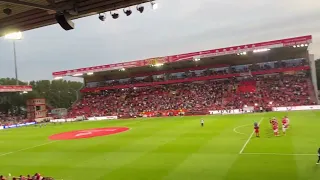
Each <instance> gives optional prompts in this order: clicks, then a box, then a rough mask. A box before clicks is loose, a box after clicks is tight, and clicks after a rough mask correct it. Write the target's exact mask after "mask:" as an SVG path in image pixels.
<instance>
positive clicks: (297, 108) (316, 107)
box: [209, 105, 320, 115]
mask: <svg viewBox="0 0 320 180" xmlns="http://www.w3.org/2000/svg"><path fill="white" fill-rule="evenodd" d="M306 110H320V105H314V106H291V107H273V108H272V111H306ZM242 113H245V112H242V111H240V109H233V110H231V111H230V112H228V111H222V113H221V111H217V110H215V111H209V114H210V115H214V114H242Z"/></svg>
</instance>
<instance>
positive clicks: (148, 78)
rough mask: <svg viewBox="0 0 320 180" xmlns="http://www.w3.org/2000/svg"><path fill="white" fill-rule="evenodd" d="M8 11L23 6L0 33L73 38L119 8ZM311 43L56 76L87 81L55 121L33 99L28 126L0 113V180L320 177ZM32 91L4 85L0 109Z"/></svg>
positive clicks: (234, 48) (85, 5) (288, 42)
mask: <svg viewBox="0 0 320 180" xmlns="http://www.w3.org/2000/svg"><path fill="white" fill-rule="evenodd" d="M8 2H9V1H8ZM10 2H11V3H13V4H15V5H23V6H27V8H26V7H25V8H26V9H20V10H21V12H22V14H14V15H13V16H10V17H7V18H3V17H1V16H0V22H6V23H7V27H5V26H3V27H1V28H0V35H2V34H4V33H5V32H6V30H7V28H9V27H10V26H11V25H10V23H9V22H12V23H13V24H14V23H15V24H16V26H15V27H17V28H18V29H22V30H29V29H34V28H38V27H42V26H47V25H50V24H54V23H55V21H54V19H56V20H57V22H58V23H59V24H60V26H61V27H62V28H63V29H65V30H71V29H73V25H71V24H70V20H71V19H76V18H81V17H84V16H89V15H92V13H93V12H94V13H95V14H99V13H100V12H103V10H102V9H101V8H102V7H104V9H106V8H109V10H112V6H113V5H112V3H110V2H109V1H101V0H97V1H92V2H90V1H87V0H83V1H82V2H81V3H80V4H79V12H78V13H79V14H77V15H75V16H73V18H71V19H66V17H67V16H66V14H69V15H70V13H71V12H70V11H68V12H66V11H64V12H63V13H62V12H58V10H57V9H54V6H50V5H48V4H47V5H35V4H32V3H31V1H30V2H27V1H10ZM48 2H49V1H48ZM115 2H116V1H115ZM145 2H149V1H145V0H137V1H119V2H118V4H117V7H116V8H123V7H127V6H129V5H137V4H138V6H137V10H138V11H140V10H141V7H142V6H141V5H140V4H141V3H145ZM150 2H152V3H153V1H150ZM59 3H61V7H60V8H62V7H65V8H66V7H68V8H69V9H70V6H69V4H67V3H66V1H64V0H62V1H61V2H59ZM90 3H91V4H90ZM124 3H129V4H124ZM1 5H2V4H0V6H1ZM152 5H154V4H152ZM13 7H15V6H13ZM89 7H90V8H89ZM32 8H34V9H32ZM139 8H140V9H139ZM7 9H8V8H7ZM71 9H72V8H71ZM23 11H25V12H23ZM47 11H50V12H51V11H56V12H55V13H56V16H55V13H53V14H47V13H45V12H47ZM142 11H143V9H142ZM6 12H9V11H8V10H7V11H6ZM124 12H125V11H124ZM42 13H45V14H46V15H45V16H42V15H41V14H42ZM141 13H142V12H141ZM23 14H25V16H22V15H23ZM71 14H72V13H71ZM33 16H34V18H33ZM54 16H55V17H54ZM62 17H63V18H62ZM68 17H69V16H68ZM100 17H101V16H100V14H99V19H100ZM63 19H64V20H63ZM13 20H14V21H13ZM100 20H101V19H100ZM33 21H37V23H34V22H33ZM22 22H24V23H22ZM311 45H312V36H311V35H305V36H300V37H284V39H279V40H272V39H271V40H266V41H264V42H248V44H243V45H236V44H230V46H229V47H222V48H216V47H213V48H214V49H210V50H203V51H198V52H189V53H185V54H177V55H170V56H162V57H154V58H149V59H142V60H133V61H129V62H121V63H115V64H105V65H97V66H92V67H83V68H78V69H71V70H62V71H57V72H53V73H52V76H53V78H54V79H55V80H60V79H63V78H65V77H78V78H82V79H83V82H84V86H83V87H82V88H81V90H80V92H79V93H80V95H79V97H78V96H77V101H75V102H74V103H73V104H72V106H71V108H69V109H62V108H57V109H55V110H56V112H54V111H52V113H50V114H48V113H47V106H46V99H44V98H36V99H29V100H28V101H27V102H26V105H27V108H26V111H27V120H23V121H22V120H21V119H22V118H21V119H20V120H21V121H19V120H17V119H15V120H12V119H14V118H13V117H10V118H11V120H12V121H11V120H10V119H9V120H10V121H2V119H5V118H8V117H7V115H5V114H2V113H0V125H1V126H0V147H1V148H0V175H1V177H0V180H11V179H19V180H24V179H26V180H33V179H36V180H46V179H55V180H88V179H90V180H108V179H114V180H124V179H130V180H242V179H243V180H270V179H274V180H278V179H279V180H280V179H281V180H286V179H288V180H289V179H290V180H318V179H319V177H320V164H319V163H320V134H319V127H320V122H319V117H320V111H319V110H320V105H319V99H318V90H317V77H316V67H315V59H314V55H313V54H311V53H310V52H309V47H310V46H311ZM31 91H32V86H29V85H23V86H22V85H20V86H19V85H10V86H5V85H1V86H0V92H1V96H0V101H1V102H2V101H6V99H5V98H3V97H4V96H2V95H3V94H2V93H9V92H10V93H16V92H31ZM59 98H60V96H59ZM9 103H10V102H9ZM8 122H9V123H8ZM35 173H36V174H35Z"/></svg>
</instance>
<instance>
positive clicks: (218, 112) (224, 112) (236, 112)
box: [209, 109, 244, 114]
mask: <svg viewBox="0 0 320 180" xmlns="http://www.w3.org/2000/svg"><path fill="white" fill-rule="evenodd" d="M242 113H244V112H242V111H240V109H233V110H230V112H229V110H227V111H226V110H222V113H221V111H217V110H216V111H209V114H242Z"/></svg>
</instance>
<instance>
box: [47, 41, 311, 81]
mask: <svg viewBox="0 0 320 180" xmlns="http://www.w3.org/2000/svg"><path fill="white" fill-rule="evenodd" d="M311 42H312V36H311V35H307V36H300V37H294V38H287V39H280V40H273V41H266V42H260V43H251V44H245V45H239V46H230V47H225V48H218V49H211V50H205V51H199V52H191V53H185V54H178V55H172V56H164V57H156V58H150V59H144V60H135V61H130V62H124V63H116V64H107V65H100V66H93V67H86V68H79V69H72V70H64V71H58V72H53V73H52V75H53V77H54V78H61V77H64V76H83V75H85V74H88V73H99V72H104V71H112V70H121V69H128V68H137V69H139V68H143V67H146V66H147V67H150V66H154V65H158V64H167V63H183V62H185V61H189V60H192V59H196V58H200V59H201V58H207V59H208V58H211V59H212V58H214V57H218V56H226V55H235V54H239V53H243V52H250V51H258V50H263V49H274V48H284V49H286V48H287V47H294V46H301V45H302V46H305V45H306V46H308V45H309V44H310V43H311ZM212 60H213V61H214V59H212ZM220 63H222V64H223V62H220Z"/></svg>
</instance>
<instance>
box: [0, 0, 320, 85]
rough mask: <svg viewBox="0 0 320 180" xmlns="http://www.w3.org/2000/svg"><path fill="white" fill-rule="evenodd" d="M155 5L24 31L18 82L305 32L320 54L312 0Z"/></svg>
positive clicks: (1, 54) (4, 60) (7, 67)
mask: <svg viewBox="0 0 320 180" xmlns="http://www.w3.org/2000/svg"><path fill="white" fill-rule="evenodd" d="M157 2H158V5H159V8H158V9H157V10H151V6H150V4H146V5H145V12H144V13H142V14H140V13H138V12H137V11H135V7H133V8H132V10H133V13H132V15H131V16H129V17H125V15H124V14H123V13H122V11H119V13H120V18H119V19H117V20H114V19H112V18H111V17H110V15H109V14H107V19H106V21H104V22H102V21H100V20H99V19H98V16H97V15H96V16H91V17H86V18H82V19H79V20H75V21H74V22H75V25H76V28H75V29H74V30H71V31H64V30H63V29H62V28H61V27H60V26H59V25H52V26H47V27H43V28H39V29H34V30H30V31H27V32H24V34H23V36H24V37H23V39H22V40H19V41H17V42H16V49H17V61H18V76H19V79H20V80H23V81H31V80H42V79H52V72H55V71H61V70H67V69H75V68H81V67H88V66H94V65H104V64H110V63H117V62H125V61H133V60H140V59H145V58H152V57H158V56H167V55H174V54H180V53H187V52H194V51H200V50H208V49H215V48H222V47H228V46H232V45H241V44H249V43H255V42H261V41H268V40H276V39H282V38H289V37H295V36H303V35H309V34H310V35H312V36H313V43H312V45H311V46H310V52H311V53H313V54H315V57H316V58H319V57H320V18H319V17H320V11H319V9H320V1H319V0H304V1H301V0H241V1H240V0H158V1H157ZM12 47H13V46H12V42H10V41H8V40H5V39H3V38H0V77H14V63H13V48H12Z"/></svg>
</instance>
